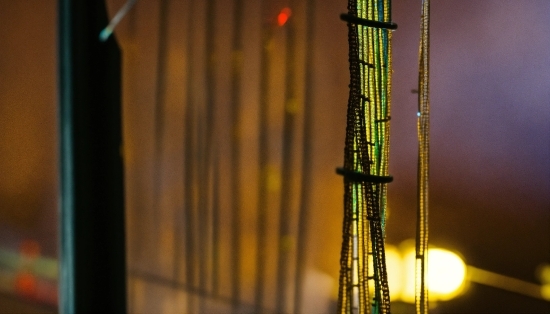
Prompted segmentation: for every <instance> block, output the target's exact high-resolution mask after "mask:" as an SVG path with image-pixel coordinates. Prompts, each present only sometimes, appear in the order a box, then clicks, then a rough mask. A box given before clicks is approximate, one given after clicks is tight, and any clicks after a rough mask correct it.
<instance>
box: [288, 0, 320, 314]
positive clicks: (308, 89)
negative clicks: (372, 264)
mask: <svg viewBox="0 0 550 314" xmlns="http://www.w3.org/2000/svg"><path fill="white" fill-rule="evenodd" d="M314 4H315V1H314V0H305V6H306V8H305V17H306V22H305V23H306V32H305V36H306V38H305V41H306V44H305V91H304V105H303V106H304V107H303V115H304V121H303V140H302V141H303V142H302V181H301V192H300V209H299V214H298V238H297V245H296V275H295V276H296V277H295V284H294V312H293V313H296V314H299V313H301V310H302V302H303V300H302V299H303V294H304V293H303V289H304V287H303V285H304V278H305V271H306V258H307V255H306V248H307V240H308V223H307V222H308V221H309V216H310V200H311V180H312V161H311V159H312V148H311V145H312V135H313V110H312V107H313V106H312V102H313V26H314V23H315V8H314Z"/></svg>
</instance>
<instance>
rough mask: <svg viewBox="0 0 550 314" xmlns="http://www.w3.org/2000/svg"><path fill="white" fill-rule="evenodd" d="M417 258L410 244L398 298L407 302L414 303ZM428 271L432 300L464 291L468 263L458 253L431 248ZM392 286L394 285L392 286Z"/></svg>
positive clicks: (404, 261)
mask: <svg viewBox="0 0 550 314" xmlns="http://www.w3.org/2000/svg"><path fill="white" fill-rule="evenodd" d="M415 260H416V253H415V250H414V246H411V245H409V246H407V247H406V248H404V251H403V264H402V274H403V275H402V276H401V278H402V285H403V286H402V287H401V288H400V292H401V294H400V295H399V297H398V299H400V300H402V301H403V302H407V303H414V294H415V289H414V287H415ZM427 272H428V277H427V281H428V283H427V284H428V291H429V298H430V300H433V301H437V300H440V301H445V300H450V299H452V298H454V297H456V296H457V295H459V294H460V293H461V292H462V290H463V288H464V283H465V278H466V264H465V263H464V261H463V260H462V258H460V257H459V256H458V255H457V254H455V253H453V252H451V251H448V250H444V249H439V248H431V249H429V250H428V269H427ZM390 288H393V287H391V286H390ZM390 291H391V290H390ZM394 299H395V298H394Z"/></svg>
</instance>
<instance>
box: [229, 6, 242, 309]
mask: <svg viewBox="0 0 550 314" xmlns="http://www.w3.org/2000/svg"><path fill="white" fill-rule="evenodd" d="M233 6H234V7H233V39H232V45H233V50H232V82H231V113H230V114H231V122H232V125H231V131H232V132H231V135H232V136H231V139H232V140H231V169H232V176H231V195H232V203H231V209H232V213H233V218H232V226H231V227H232V228H231V229H232V234H231V246H232V248H231V262H230V263H231V271H232V275H231V294H232V296H231V297H232V300H233V311H237V310H238V308H239V305H240V297H241V282H240V280H241V233H242V232H241V180H240V176H241V134H240V133H241V130H240V119H241V118H240V114H241V83H242V68H243V67H242V62H243V61H242V59H243V24H244V21H243V1H242V0H235V1H234V3H233Z"/></svg>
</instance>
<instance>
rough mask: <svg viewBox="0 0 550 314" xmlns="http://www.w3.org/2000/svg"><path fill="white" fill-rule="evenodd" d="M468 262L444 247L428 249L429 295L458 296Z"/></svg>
mask: <svg viewBox="0 0 550 314" xmlns="http://www.w3.org/2000/svg"><path fill="white" fill-rule="evenodd" d="M465 277H466V264H465V263H464V261H463V260H462V259H461V258H460V256H458V255H457V254H455V253H453V252H451V251H448V250H444V249H429V250H428V289H429V297H430V298H431V299H437V300H449V299H452V298H454V297H455V296H457V295H458V294H459V293H460V292H461V291H462V288H463V286H464V279H465Z"/></svg>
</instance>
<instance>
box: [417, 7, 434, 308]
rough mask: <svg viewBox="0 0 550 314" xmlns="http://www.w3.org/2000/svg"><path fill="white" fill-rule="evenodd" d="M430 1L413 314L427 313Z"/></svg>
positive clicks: (423, 57) (422, 63) (425, 24)
mask: <svg viewBox="0 0 550 314" xmlns="http://www.w3.org/2000/svg"><path fill="white" fill-rule="evenodd" d="M429 27H430V1H429V0H423V1H422V18H421V27H420V29H421V31H420V49H419V50H420V53H419V73H418V121H417V128H418V143H419V147H418V209H417V228H416V266H415V273H416V276H415V306H416V313H418V314H425V313H428V287H427V283H426V277H427V256H428V254H427V253H428V175H429V159H430V155H429V149H430V146H429V145H430V142H429V123H430V103H429V61H430V56H429V52H430V42H429V40H430V37H429V35H430V33H429Z"/></svg>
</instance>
